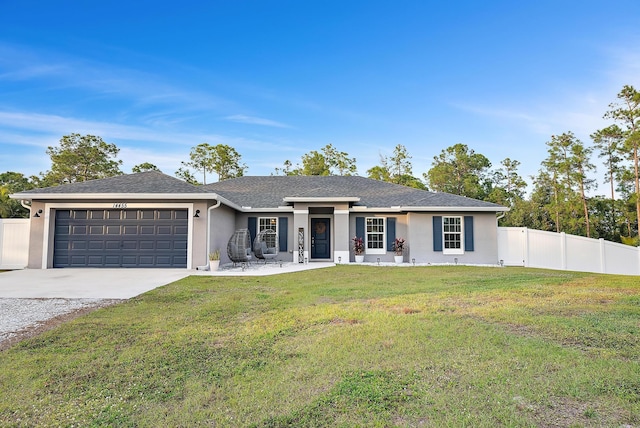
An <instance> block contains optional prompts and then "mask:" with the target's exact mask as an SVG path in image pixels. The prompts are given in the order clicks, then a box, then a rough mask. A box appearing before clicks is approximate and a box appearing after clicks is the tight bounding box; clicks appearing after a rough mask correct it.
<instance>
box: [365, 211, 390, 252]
mask: <svg viewBox="0 0 640 428" xmlns="http://www.w3.org/2000/svg"><path fill="white" fill-rule="evenodd" d="M366 225H367V230H366V233H365V235H366V236H365V238H366V239H365V240H366V244H365V252H366V253H367V254H384V253H386V250H385V248H384V241H385V240H384V218H381V217H367V219H366Z"/></svg>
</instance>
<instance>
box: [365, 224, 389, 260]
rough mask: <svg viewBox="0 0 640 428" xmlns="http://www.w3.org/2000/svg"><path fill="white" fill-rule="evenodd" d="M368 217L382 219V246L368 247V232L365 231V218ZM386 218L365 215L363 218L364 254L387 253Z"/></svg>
mask: <svg viewBox="0 0 640 428" xmlns="http://www.w3.org/2000/svg"><path fill="white" fill-rule="evenodd" d="M368 219H376V220H380V219H382V248H369V244H368V242H367V241H368V239H367V238H368V233H367V220H368ZM386 247H387V218H386V217H365V219H364V253H365V254H386V253H387V248H386Z"/></svg>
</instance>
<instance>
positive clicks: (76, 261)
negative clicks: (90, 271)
mask: <svg viewBox="0 0 640 428" xmlns="http://www.w3.org/2000/svg"><path fill="white" fill-rule="evenodd" d="M69 263H70V264H71V266H72V267H73V266H85V265H86V264H87V256H82V255H73V256H71V257H69Z"/></svg>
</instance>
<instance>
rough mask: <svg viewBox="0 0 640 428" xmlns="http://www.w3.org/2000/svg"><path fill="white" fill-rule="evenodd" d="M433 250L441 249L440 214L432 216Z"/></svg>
mask: <svg viewBox="0 0 640 428" xmlns="http://www.w3.org/2000/svg"><path fill="white" fill-rule="evenodd" d="M433 251H442V216H439V215H434V216H433Z"/></svg>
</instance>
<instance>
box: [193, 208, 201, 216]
mask: <svg viewBox="0 0 640 428" xmlns="http://www.w3.org/2000/svg"><path fill="white" fill-rule="evenodd" d="M193 217H194V218H200V210H196V213H195V214H194V215H193Z"/></svg>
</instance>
